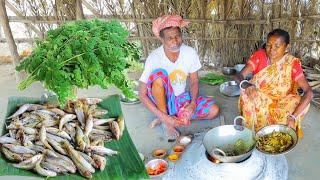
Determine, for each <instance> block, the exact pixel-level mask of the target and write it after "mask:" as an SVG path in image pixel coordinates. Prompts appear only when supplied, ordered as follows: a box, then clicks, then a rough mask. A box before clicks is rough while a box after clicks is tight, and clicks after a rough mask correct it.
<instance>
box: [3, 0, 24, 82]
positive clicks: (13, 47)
mask: <svg viewBox="0 0 320 180" xmlns="http://www.w3.org/2000/svg"><path fill="white" fill-rule="evenodd" d="M0 21H1V25H2V27H3V31H4V34H5V37H6V40H7V43H8V45H9V50H10V53H11V56H12V57H13V61H12V63H13V67H16V66H17V65H18V64H19V63H20V56H19V54H18V50H17V46H16V44H15V42H14V39H13V36H12V32H11V29H10V25H9V20H8V16H7V10H6V6H5V0H0ZM15 76H16V81H17V82H18V81H19V80H20V79H21V78H22V74H20V73H17V71H15Z"/></svg>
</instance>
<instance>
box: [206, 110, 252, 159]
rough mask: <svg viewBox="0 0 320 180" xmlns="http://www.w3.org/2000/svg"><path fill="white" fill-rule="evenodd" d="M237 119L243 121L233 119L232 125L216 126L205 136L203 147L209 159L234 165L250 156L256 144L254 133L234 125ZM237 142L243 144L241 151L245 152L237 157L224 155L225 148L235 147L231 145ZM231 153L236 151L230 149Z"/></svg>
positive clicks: (239, 117)
mask: <svg viewBox="0 0 320 180" xmlns="http://www.w3.org/2000/svg"><path fill="white" fill-rule="evenodd" d="M238 119H242V120H243V121H244V118H243V117H242V116H238V117H236V118H235V119H234V125H223V126H218V127H215V128H213V129H211V130H209V131H208V132H207V133H206V134H205V136H204V138H203V145H204V147H205V149H206V151H207V152H208V154H209V155H210V156H211V157H213V158H215V159H218V160H219V161H221V162H226V163H234V162H241V161H243V160H245V159H247V158H248V157H249V156H250V155H251V153H252V151H253V150H254V147H255V143H256V141H255V138H254V137H255V135H254V132H253V131H251V130H250V129H248V128H246V127H244V126H240V125H236V121H237V120H238ZM239 140H242V142H243V144H242V145H241V149H245V150H244V151H241V152H242V153H241V154H237V155H228V154H226V152H225V150H226V149H225V147H228V148H229V147H231V148H233V147H236V146H233V145H234V144H236V143H237V142H238V141H239ZM230 145H232V146H230ZM232 151H236V149H232Z"/></svg>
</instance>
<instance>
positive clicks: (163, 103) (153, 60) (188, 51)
mask: <svg viewBox="0 0 320 180" xmlns="http://www.w3.org/2000/svg"><path fill="white" fill-rule="evenodd" d="M187 24H188V22H186V21H184V20H183V19H182V18H181V16H178V15H165V16H162V17H159V18H158V19H156V20H155V21H153V27H152V30H153V33H154V34H155V36H157V37H158V38H159V39H160V40H161V42H162V46H160V47H159V48H157V49H155V50H154V51H153V52H152V53H151V54H150V55H149V56H148V58H147V60H146V63H145V67H144V71H143V73H142V75H141V77H140V79H139V80H140V92H139V96H140V100H141V101H142V102H143V103H144V104H145V105H146V107H147V108H148V109H149V110H150V111H151V112H153V113H154V114H155V115H156V116H157V117H158V119H156V120H155V121H153V122H152V123H151V124H150V127H154V126H155V125H157V124H160V123H162V125H163V127H164V128H165V130H166V135H167V136H168V138H169V139H175V138H177V137H178V136H179V133H178V131H177V130H176V129H175V127H178V126H182V125H190V120H191V119H192V120H195V119H213V118H214V117H215V116H217V114H218V112H219V108H218V106H217V105H216V104H215V102H214V100H213V99H212V98H208V97H203V96H198V92H199V86H198V70H199V69H200V68H201V64H200V60H199V57H198V55H197V53H196V51H195V50H194V49H193V48H191V47H189V46H187V45H184V44H183V43H182V38H181V30H180V28H181V27H184V26H186V25H187ZM188 77H189V80H190V92H186V90H185V88H186V82H187V78H188Z"/></svg>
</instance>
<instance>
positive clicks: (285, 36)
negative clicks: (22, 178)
mask: <svg viewBox="0 0 320 180" xmlns="http://www.w3.org/2000/svg"><path fill="white" fill-rule="evenodd" d="M274 35H276V36H280V37H282V38H283V40H284V42H285V43H286V45H288V44H289V43H290V35H289V33H288V32H287V31H285V30H283V29H274V30H272V31H271V32H269V34H268V36H267V39H269V38H270V37H271V36H274Z"/></svg>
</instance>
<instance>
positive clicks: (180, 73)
mask: <svg viewBox="0 0 320 180" xmlns="http://www.w3.org/2000/svg"><path fill="white" fill-rule="evenodd" d="M158 68H162V69H165V70H166V71H167V72H168V75H169V79H170V82H171V86H172V88H173V90H174V94H175V96H179V95H180V94H182V93H184V92H185V89H186V83H187V77H188V75H189V74H190V73H194V72H196V71H198V70H199V69H200V68H201V64H200V60H199V56H198V54H197V52H196V51H195V49H193V48H192V47H190V46H187V45H184V44H182V46H181V48H180V53H179V57H178V59H177V60H176V62H174V63H173V62H172V61H170V60H169V59H168V57H167V56H166V55H165V52H164V49H163V46H160V47H159V48H157V49H155V50H154V51H152V52H151V54H150V55H149V56H148V58H147V60H146V63H145V66H144V70H143V73H142V75H141V77H140V79H139V80H140V81H141V82H144V83H147V82H148V79H149V76H150V74H151V72H152V71H154V70H155V69H158Z"/></svg>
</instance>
